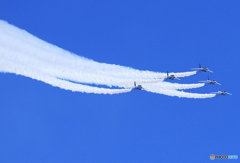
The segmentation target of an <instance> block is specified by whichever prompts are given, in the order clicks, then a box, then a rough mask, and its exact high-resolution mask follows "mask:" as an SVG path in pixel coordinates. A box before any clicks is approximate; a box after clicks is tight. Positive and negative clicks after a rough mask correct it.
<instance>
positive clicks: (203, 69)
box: [192, 64, 213, 73]
mask: <svg viewBox="0 0 240 163" xmlns="http://www.w3.org/2000/svg"><path fill="white" fill-rule="evenodd" d="M192 70H197V71H198V72H207V71H208V72H211V73H213V72H212V71H210V70H209V68H207V67H203V68H201V64H199V68H192Z"/></svg>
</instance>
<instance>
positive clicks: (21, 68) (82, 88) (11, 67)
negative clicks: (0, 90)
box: [0, 58, 131, 94]
mask: <svg viewBox="0 0 240 163" xmlns="http://www.w3.org/2000/svg"><path fill="white" fill-rule="evenodd" d="M0 70H1V71H3V72H9V73H15V74H18V75H23V76H28V77H30V78H32V79H36V80H40V81H43V82H45V83H48V84H50V85H52V86H56V87H59V88H62V89H65V90H71V91H73V92H76V91H77V92H85V93H96V94H119V93H126V92H130V91H131V89H106V88H98V87H92V86H87V85H82V84H75V83H72V82H69V81H65V80H61V79H57V78H54V77H52V76H49V75H46V74H45V73H42V72H40V71H38V70H35V69H32V68H30V67H26V66H25V65H21V64H19V63H14V62H13V61H8V60H5V59H2V58H0Z"/></svg>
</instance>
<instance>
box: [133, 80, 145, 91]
mask: <svg viewBox="0 0 240 163" xmlns="http://www.w3.org/2000/svg"><path fill="white" fill-rule="evenodd" d="M133 89H136V90H143V87H142V86H141V85H136V82H135V81H134V87H133Z"/></svg>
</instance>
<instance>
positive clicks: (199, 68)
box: [191, 68, 203, 70]
mask: <svg viewBox="0 0 240 163" xmlns="http://www.w3.org/2000/svg"><path fill="white" fill-rule="evenodd" d="M191 69H192V70H202V69H203V68H191Z"/></svg>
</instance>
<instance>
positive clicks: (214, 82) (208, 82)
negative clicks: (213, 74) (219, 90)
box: [199, 77, 221, 85]
mask: <svg viewBox="0 0 240 163" xmlns="http://www.w3.org/2000/svg"><path fill="white" fill-rule="evenodd" d="M199 82H204V83H207V84H212V85H214V84H218V85H221V84H220V83H218V82H217V81H216V80H213V79H212V80H209V77H208V80H206V81H199Z"/></svg>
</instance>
